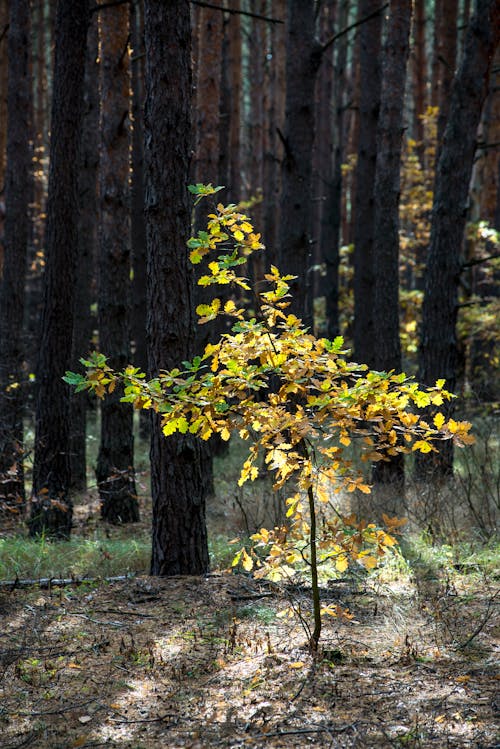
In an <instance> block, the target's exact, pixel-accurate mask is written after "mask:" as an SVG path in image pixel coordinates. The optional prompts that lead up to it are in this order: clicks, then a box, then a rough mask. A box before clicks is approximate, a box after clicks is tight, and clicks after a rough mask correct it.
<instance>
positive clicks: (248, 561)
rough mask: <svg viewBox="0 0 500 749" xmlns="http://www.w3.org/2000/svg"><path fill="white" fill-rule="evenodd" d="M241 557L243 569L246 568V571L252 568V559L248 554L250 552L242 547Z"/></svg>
mask: <svg viewBox="0 0 500 749" xmlns="http://www.w3.org/2000/svg"><path fill="white" fill-rule="evenodd" d="M241 559H242V562H241V563H242V565H243V569H244V570H246V572H250V571H251V570H252V568H253V559H252V557H251V556H250V554H248V553H247V551H246V549H243V554H242V555H241Z"/></svg>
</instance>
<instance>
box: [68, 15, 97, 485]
mask: <svg viewBox="0 0 500 749" xmlns="http://www.w3.org/2000/svg"><path fill="white" fill-rule="evenodd" d="M98 51H99V50H98V32H97V16H96V15H94V18H93V19H92V23H91V26H90V28H89V31H88V44H87V59H86V64H85V90H84V114H83V124H82V143H81V168H80V181H79V204H80V214H79V222H78V256H77V270H76V278H77V281H76V287H75V303H74V305H75V306H74V320H73V353H72V365H71V368H72V369H73V370H74V371H77V370H82V366H81V364H80V363H79V359H80V358H81V357H82V356H85V355H86V354H87V353H88V352H89V349H90V347H91V337H92V315H91V311H90V307H91V303H92V295H91V285H92V280H93V269H94V267H95V260H96V247H97V219H98V207H97V168H98V165H99V88H98V80H99V69H98V63H97V58H98ZM70 397H71V434H70V451H71V489H72V490H74V491H83V490H85V489H86V486H87V459H86V415H87V403H88V400H87V398H85V397H83V396H82V394H81V393H71V396H70Z"/></svg>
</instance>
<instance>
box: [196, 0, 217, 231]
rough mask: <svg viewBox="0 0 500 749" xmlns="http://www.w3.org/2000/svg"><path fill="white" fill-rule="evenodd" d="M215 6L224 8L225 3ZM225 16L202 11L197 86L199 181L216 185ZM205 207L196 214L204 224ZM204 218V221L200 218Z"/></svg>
mask: <svg viewBox="0 0 500 749" xmlns="http://www.w3.org/2000/svg"><path fill="white" fill-rule="evenodd" d="M213 4H214V5H218V6H219V7H222V0H216V1H215V2H214V3H213ZM223 20H224V14H223V13H222V12H221V11H220V10H215V9H214V8H200V25H199V40H198V73H197V83H196V114H197V123H196V163H195V169H196V182H203V183H208V182H211V183H212V184H213V185H215V184H217V178H218V169H219V136H220V132H219V110H220V90H221V63H222V41H223ZM205 208H206V206H205V205H202V206H201V207H200V209H199V210H198V211H197V216H198V217H199V220H198V222H197V223H199V222H200V221H203V219H204V214H205ZM201 217H203V218H201Z"/></svg>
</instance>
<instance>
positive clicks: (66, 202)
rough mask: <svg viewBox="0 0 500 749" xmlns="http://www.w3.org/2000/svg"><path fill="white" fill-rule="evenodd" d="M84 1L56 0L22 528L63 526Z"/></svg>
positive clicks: (57, 530) (66, 528) (58, 531)
mask: <svg viewBox="0 0 500 749" xmlns="http://www.w3.org/2000/svg"><path fill="white" fill-rule="evenodd" d="M87 26H88V1H87V0H64V2H59V4H58V8H57V18H56V33H55V37H56V46H55V63H54V82H53V99H52V118H51V142H50V171H49V190H48V200H47V229H46V240H45V244H46V256H45V263H46V264H45V276H44V306H43V314H42V325H41V336H40V355H39V360H38V368H37V389H38V392H37V403H36V430H35V462H34V466H33V495H32V506H31V519H30V533H31V535H32V536H39V535H41V534H43V533H45V534H48V535H53V536H55V537H59V538H68V537H69V535H70V533H71V522H72V510H73V508H72V502H71V499H70V497H69V495H68V488H69V485H70V459H69V458H70V456H69V449H68V444H69V432H70V424H69V420H70V406H69V402H70V400H69V388H68V386H67V385H66V383H64V382H63V380H62V377H63V375H64V372H65V371H66V370H67V369H68V367H69V364H70V361H71V340H72V333H73V299H74V280H75V253H76V248H77V241H78V240H77V222H78V169H79V164H80V159H79V144H80V134H81V125H82V100H83V78H84V71H85V48H86V37H87Z"/></svg>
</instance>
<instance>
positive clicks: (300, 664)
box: [288, 661, 306, 668]
mask: <svg viewBox="0 0 500 749" xmlns="http://www.w3.org/2000/svg"><path fill="white" fill-rule="evenodd" d="M305 665H306V664H305V663H304V661H294V663H289V664H288V668H304V666H305Z"/></svg>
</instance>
